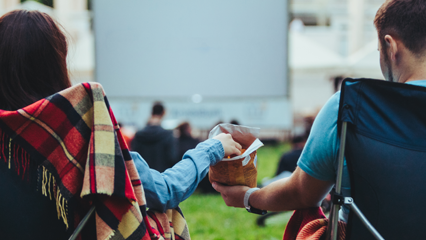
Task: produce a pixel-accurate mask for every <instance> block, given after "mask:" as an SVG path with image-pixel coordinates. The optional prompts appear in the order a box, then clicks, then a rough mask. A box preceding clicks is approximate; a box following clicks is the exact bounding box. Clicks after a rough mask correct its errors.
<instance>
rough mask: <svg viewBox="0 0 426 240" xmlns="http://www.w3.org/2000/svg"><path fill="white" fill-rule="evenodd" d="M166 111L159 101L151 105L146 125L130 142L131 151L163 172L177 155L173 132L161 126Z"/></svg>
mask: <svg viewBox="0 0 426 240" xmlns="http://www.w3.org/2000/svg"><path fill="white" fill-rule="evenodd" d="M165 113H166V111H165V108H164V105H163V104H162V103H161V102H155V103H154V104H153V106H152V111H151V117H150V119H149V120H148V123H147V125H146V126H145V127H144V128H143V129H142V130H139V131H137V132H136V134H135V137H134V138H133V140H132V142H131V143H130V148H131V149H132V151H135V152H138V153H139V154H140V155H142V157H143V158H144V159H145V161H146V162H147V163H148V165H149V166H150V168H152V169H155V170H157V171H159V172H163V171H164V170H166V169H167V168H170V167H172V166H173V165H174V164H175V163H176V162H177V160H176V159H177V158H180V157H181V156H178V153H177V144H176V139H175V138H174V136H173V132H172V131H170V130H165V129H164V128H163V127H161V122H162V120H163V117H164V115H165Z"/></svg>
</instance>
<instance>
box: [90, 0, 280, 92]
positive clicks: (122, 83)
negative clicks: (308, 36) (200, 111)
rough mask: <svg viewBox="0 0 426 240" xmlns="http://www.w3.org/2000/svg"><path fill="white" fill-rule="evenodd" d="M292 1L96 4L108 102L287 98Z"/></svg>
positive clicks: (108, 0) (100, 76)
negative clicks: (127, 99) (125, 99)
mask: <svg viewBox="0 0 426 240" xmlns="http://www.w3.org/2000/svg"><path fill="white" fill-rule="evenodd" d="M287 8H288V5H287V1H286V0H267V1H265V0H94V1H93V10H94V31H95V39H96V80H97V81H98V82H100V83H101V84H102V85H103V86H104V88H105V90H106V92H107V93H108V96H110V97H144V98H161V97H168V98H170V97H172V98H183V97H184V98H188V97H190V96H193V95H194V94H199V95H201V96H203V98H209V97H213V98H222V97H229V96H232V97H285V96H287V95H288V94H287V92H288V70H287V69H288V67H287V65H288V64H287V29H288V26H287V24H288V19H287V18H288V13H287V12H288V9H287Z"/></svg>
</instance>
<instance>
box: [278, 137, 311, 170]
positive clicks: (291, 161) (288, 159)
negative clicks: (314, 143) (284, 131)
mask: <svg viewBox="0 0 426 240" xmlns="http://www.w3.org/2000/svg"><path fill="white" fill-rule="evenodd" d="M306 140H307V137H305V136H304V135H298V136H294V137H293V138H292V139H291V150H290V151H289V152H286V153H283V155H281V158H280V161H279V163H278V168H277V171H276V173H275V176H278V175H279V174H280V173H282V172H284V171H287V172H293V171H294V170H296V167H297V160H299V157H300V155H301V154H302V151H303V147H304V146H305V143H306Z"/></svg>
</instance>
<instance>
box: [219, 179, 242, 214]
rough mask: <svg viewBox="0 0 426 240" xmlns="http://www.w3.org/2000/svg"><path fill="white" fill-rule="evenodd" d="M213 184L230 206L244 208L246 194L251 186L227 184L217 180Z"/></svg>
mask: <svg viewBox="0 0 426 240" xmlns="http://www.w3.org/2000/svg"><path fill="white" fill-rule="evenodd" d="M212 186H213V188H214V189H215V190H216V191H218V192H220V194H221V195H222V198H223V200H224V201H225V203H226V205H227V206H228V207H239V208H244V194H246V192H247V190H249V189H250V188H249V187H247V186H225V185H223V184H220V183H216V182H214V183H213V184H212Z"/></svg>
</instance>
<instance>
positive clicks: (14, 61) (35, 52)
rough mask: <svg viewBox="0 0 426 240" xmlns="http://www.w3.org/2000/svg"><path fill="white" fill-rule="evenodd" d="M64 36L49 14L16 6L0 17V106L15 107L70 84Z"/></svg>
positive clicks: (4, 108)
mask: <svg viewBox="0 0 426 240" xmlns="http://www.w3.org/2000/svg"><path fill="white" fill-rule="evenodd" d="M66 56H67V41H66V37H65V35H64V34H63V32H62V31H61V29H60V25H59V24H57V23H56V22H55V21H54V20H53V19H52V18H51V17H50V16H49V15H47V14H46V13H42V12H38V11H26V10H16V11H12V12H9V13H6V14H5V15H3V16H2V17H1V18H0V109H3V110H16V109H19V108H22V107H25V106H27V105H29V104H31V103H33V102H35V101H37V100H40V99H42V98H45V97H47V96H50V95H52V94H54V93H56V92H59V91H61V90H63V89H65V88H68V87H70V86H71V83H70V80H69V76H68V70H67V63H66Z"/></svg>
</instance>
